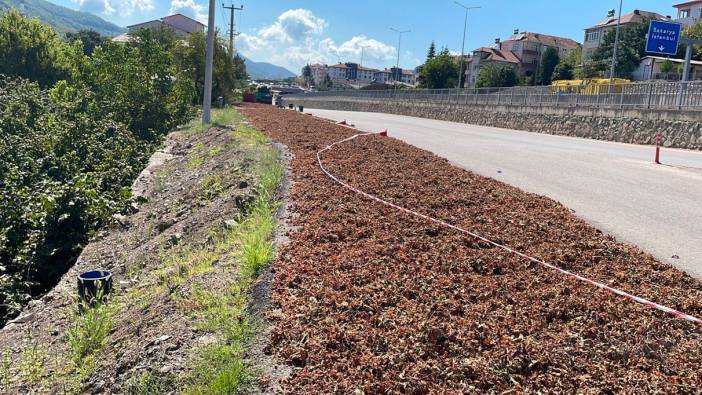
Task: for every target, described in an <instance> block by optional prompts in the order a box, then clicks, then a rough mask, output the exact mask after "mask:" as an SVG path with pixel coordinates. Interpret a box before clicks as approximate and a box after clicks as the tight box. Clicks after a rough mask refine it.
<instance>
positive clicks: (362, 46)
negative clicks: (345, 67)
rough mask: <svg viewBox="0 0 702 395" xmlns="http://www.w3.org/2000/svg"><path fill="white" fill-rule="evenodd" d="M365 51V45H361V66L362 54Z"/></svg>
mask: <svg viewBox="0 0 702 395" xmlns="http://www.w3.org/2000/svg"><path fill="white" fill-rule="evenodd" d="M365 51H366V46H365V45H361V63H360V64H361V67H363V55H364V53H365Z"/></svg>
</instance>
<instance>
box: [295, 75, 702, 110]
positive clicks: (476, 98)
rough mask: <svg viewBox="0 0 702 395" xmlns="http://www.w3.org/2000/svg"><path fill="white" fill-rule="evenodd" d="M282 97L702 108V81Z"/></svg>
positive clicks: (329, 93)
mask: <svg viewBox="0 0 702 395" xmlns="http://www.w3.org/2000/svg"><path fill="white" fill-rule="evenodd" d="M285 98H286V100H294V99H295V98H298V99H320V100H338V99H344V100H356V101H374V102H381V101H386V102H387V101H391V102H401V103H432V104H441V103H444V104H449V105H453V104H455V105H466V106H469V105H518V106H554V107H594V108H619V109H624V108H645V109H680V110H702V81H691V82H653V83H632V84H622V85H616V84H613V85H599V86H598V87H597V89H593V86H592V85H588V86H569V87H563V86H561V87H555V86H529V87H521V86H520V87H512V88H482V89H398V90H392V89H390V90H379V91H371V90H368V91H364V90H350V91H326V92H312V93H305V94H296V95H286V96H285Z"/></svg>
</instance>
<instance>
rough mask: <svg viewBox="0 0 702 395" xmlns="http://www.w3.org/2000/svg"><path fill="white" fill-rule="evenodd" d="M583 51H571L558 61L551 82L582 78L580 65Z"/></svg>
mask: <svg viewBox="0 0 702 395" xmlns="http://www.w3.org/2000/svg"><path fill="white" fill-rule="evenodd" d="M582 56H583V50H582V49H581V48H576V49H574V50H571V51H570V52H569V53H568V55H567V56H565V57H564V58H563V59H560V61H559V62H558V64H557V65H556V68H555V69H554V70H553V75H552V76H551V81H558V80H572V79H576V78H582V72H583V67H582V65H581V62H582Z"/></svg>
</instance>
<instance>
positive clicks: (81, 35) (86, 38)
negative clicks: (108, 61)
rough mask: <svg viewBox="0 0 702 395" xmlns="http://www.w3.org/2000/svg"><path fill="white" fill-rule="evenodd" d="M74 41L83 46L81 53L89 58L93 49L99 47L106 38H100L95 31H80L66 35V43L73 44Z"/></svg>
mask: <svg viewBox="0 0 702 395" xmlns="http://www.w3.org/2000/svg"><path fill="white" fill-rule="evenodd" d="M76 41H80V42H81V44H82V46H83V53H84V54H86V55H88V56H90V55H92V54H93V50H95V47H97V46H100V45H101V44H102V43H103V42H105V41H106V38H105V37H103V36H101V35H100V33H98V32H96V31H95V30H90V29H82V30H79V31H77V32H75V33H74V32H68V33H66V42H67V43H69V44H73V43H75V42H76Z"/></svg>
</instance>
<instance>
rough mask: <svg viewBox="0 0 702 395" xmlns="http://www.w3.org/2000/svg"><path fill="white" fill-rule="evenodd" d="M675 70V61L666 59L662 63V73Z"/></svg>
mask: <svg viewBox="0 0 702 395" xmlns="http://www.w3.org/2000/svg"><path fill="white" fill-rule="evenodd" d="M673 71H675V63H673V61H671V60H670V59H666V60H664V61H663V63H661V73H672V72H673Z"/></svg>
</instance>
